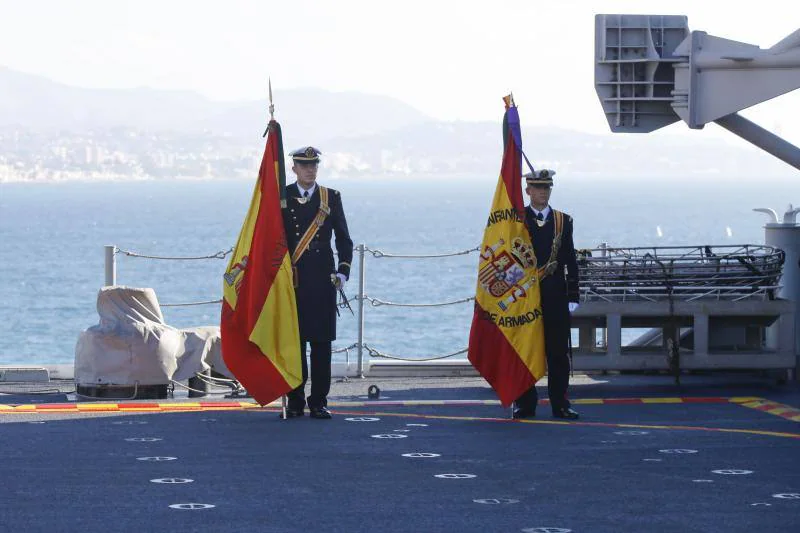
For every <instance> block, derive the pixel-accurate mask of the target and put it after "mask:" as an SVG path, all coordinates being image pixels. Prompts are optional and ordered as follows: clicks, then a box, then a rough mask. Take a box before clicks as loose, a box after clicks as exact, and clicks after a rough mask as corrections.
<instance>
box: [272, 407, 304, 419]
mask: <svg viewBox="0 0 800 533" xmlns="http://www.w3.org/2000/svg"><path fill="white" fill-rule="evenodd" d="M278 416H279V417H281V418H283V413H278ZM298 416H303V410H302V409H287V410H286V418H297V417H298Z"/></svg>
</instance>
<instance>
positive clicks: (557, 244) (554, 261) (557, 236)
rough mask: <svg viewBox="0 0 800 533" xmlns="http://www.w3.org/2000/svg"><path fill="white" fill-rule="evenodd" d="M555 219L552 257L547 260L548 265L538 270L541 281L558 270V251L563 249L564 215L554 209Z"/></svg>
mask: <svg viewBox="0 0 800 533" xmlns="http://www.w3.org/2000/svg"><path fill="white" fill-rule="evenodd" d="M553 218H554V219H555V222H556V227H555V231H554V232H553V247H552V248H551V249H550V257H549V258H548V259H547V263H545V265H544V266H543V267H541V268H540V269H538V273H539V281H541V280H543V279H544V278H546V277H547V276H549V275H550V274H552V273H553V272H555V271H556V269H557V268H558V250H559V249H560V248H561V233H562V232H563V230H564V213H562V212H561V211H556V210H555V209H553Z"/></svg>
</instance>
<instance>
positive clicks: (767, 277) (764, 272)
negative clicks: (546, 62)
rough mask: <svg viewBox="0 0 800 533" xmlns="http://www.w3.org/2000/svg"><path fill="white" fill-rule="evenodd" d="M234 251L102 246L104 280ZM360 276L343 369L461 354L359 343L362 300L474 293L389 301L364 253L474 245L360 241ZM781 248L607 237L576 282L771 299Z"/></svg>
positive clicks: (601, 294) (625, 292) (595, 290)
mask: <svg viewBox="0 0 800 533" xmlns="http://www.w3.org/2000/svg"><path fill="white" fill-rule="evenodd" d="M232 250H233V249H229V250H227V251H219V252H216V253H214V254H210V255H204V256H194V257H166V256H155V255H145V254H140V253H136V252H132V251H129V250H121V249H119V248H116V247H115V246H106V247H105V253H106V255H105V257H106V263H105V270H106V279H105V281H106V285H115V284H116V260H115V256H116V255H117V254H123V255H126V256H128V257H134V258H142V259H151V260H170V261H189V260H207V259H225V257H226V256H227V255H228V254H230V253H231V252H232ZM355 250H356V252H357V254H358V264H359V276H358V294H357V295H356V296H354V297H353V298H352V299H353V300H355V301H356V302H357V304H358V315H357V320H358V328H357V329H358V339H357V340H356V342H354V343H352V344H350V345H349V346H347V347H344V348H340V349H336V350H333V353H342V352H344V354H345V358H346V363H347V365H348V368H349V364H350V351H351V350H353V349H356V351H357V357H358V367H357V372H358V375H359V376H363V375H364V358H365V355H368V356H369V357H372V358H384V359H391V360H398V361H413V362H422V361H435V360H440V359H446V358H448V357H453V356H455V355H459V354H463V353H466V352H467V348H466V347H464V348H461V349H459V350H456V351H454V352H450V353H446V354H439V355H429V356H420V357H404V356H400V355H393V354H389V353H386V352H383V351H381V350H379V349H378V348H376V347H373V346H370V345H368V344H367V343H366V342H365V340H364V339H365V327H364V316H365V309H364V303H365V302H368V303H369V304H370V306H371V307H382V306H387V307H401V308H410V307H417V308H426V307H442V306H449V305H457V304H463V303H469V302H473V301H474V300H475V297H474V296H468V297H464V298H460V299H457V300H451V301H445V302H414V303H411V302H392V301H387V300H383V299H380V298H378V297H374V296H370V295H368V294H366V289H365V287H366V255H367V254H371V255H372V257H373V258H374V259H440V258H447V257H455V256H462V255H468V254H471V253H473V252H478V251H479V250H480V247H475V248H468V249H466V250H461V251H456V252H450V253H444V254H395V253H386V252H383V251H382V250H378V249H372V248H369V247H368V246H366V245H365V244H363V243H362V244H359V245H358V246H357V247H356V249H355ZM783 261H784V254H783V252H782V251H781V250H779V249H777V248H772V247H769V246H760V245H740V246H739V245H737V246H714V247H713V248H712V247H711V246H702V247H678V246H672V247H670V246H666V247H654V248H610V247H608V245H606V244H605V243H603V244H601V245H600V246H599V247H598V248H593V249H585V250H579V251H578V265H579V270H580V280H581V300H582V301H584V302H591V301H598V300H602V301H617V302H626V301H658V300H661V299H663V298H664V295H665V294H666V295H670V298H679V299H683V300H687V301H693V300H698V299H716V300H720V299H725V300H731V301H738V300H741V299H745V298H753V297H755V298H762V299H771V298H773V295H774V291H775V290H776V289H778V288H779V285H778V281H779V278H780V275H781V267H782V265H783ZM221 302H222V300H221V299H217V300H206V301H199V302H183V303H168V304H161V306H162V307H184V306H196V305H213V304H219V303H221Z"/></svg>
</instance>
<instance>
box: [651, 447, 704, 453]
mask: <svg viewBox="0 0 800 533" xmlns="http://www.w3.org/2000/svg"><path fill="white" fill-rule="evenodd" d="M658 451H659V452H661V453H678V454H680V453H697V450H688V449H686V448H674V449H666V450H658Z"/></svg>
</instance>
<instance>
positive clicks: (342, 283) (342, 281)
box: [336, 272, 347, 290]
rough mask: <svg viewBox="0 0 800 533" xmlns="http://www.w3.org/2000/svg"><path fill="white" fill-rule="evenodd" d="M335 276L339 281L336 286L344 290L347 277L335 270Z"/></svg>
mask: <svg viewBox="0 0 800 533" xmlns="http://www.w3.org/2000/svg"><path fill="white" fill-rule="evenodd" d="M336 278H337V279H338V281H339V283H338V284H337V285H336V288H337V289H342V290H344V286H345V284H346V283H347V277H346V276H345V275H344V274H342V273H341V272H337V273H336Z"/></svg>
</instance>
